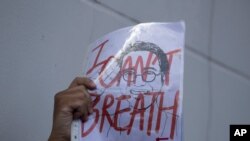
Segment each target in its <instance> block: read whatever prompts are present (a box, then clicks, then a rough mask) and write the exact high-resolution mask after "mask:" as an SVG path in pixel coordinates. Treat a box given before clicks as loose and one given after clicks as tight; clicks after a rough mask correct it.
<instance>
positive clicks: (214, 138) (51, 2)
mask: <svg viewBox="0 0 250 141" xmlns="http://www.w3.org/2000/svg"><path fill="white" fill-rule="evenodd" d="M249 7H250V1H249V0H156V1H150V0H127V1H123V0H97V1H88V0H84V1H80V0H11V1H10V0H1V1H0V90H1V94H0V138H1V141H13V140H23V141H34V140H37V141H39V140H41V141H42V140H47V138H48V136H49V133H50V130H51V125H52V111H53V96H54V94H55V93H56V92H58V91H61V90H63V89H65V88H66V87H67V86H68V85H69V83H70V82H71V81H72V79H73V78H74V77H75V76H79V75H81V74H82V73H81V72H82V68H83V65H84V63H85V60H84V58H85V56H86V50H87V45H88V44H89V43H90V42H92V41H94V40H95V39H96V38H98V37H100V36H102V35H104V34H106V33H108V32H111V31H113V30H115V29H118V28H121V27H125V26H130V25H134V24H136V23H139V22H151V21H155V22H156V21H159V22H164V21H179V20H181V19H183V20H185V21H186V29H187V30H186V52H185V77H184V78H185V80H184V101H183V102H184V103H183V108H184V138H185V140H186V141H228V140H229V124H250V111H249V107H250V102H249V100H250V56H249V53H250V28H249V25H250V14H249V13H250V8H249Z"/></svg>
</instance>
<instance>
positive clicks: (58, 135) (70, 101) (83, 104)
mask: <svg viewBox="0 0 250 141" xmlns="http://www.w3.org/2000/svg"><path fill="white" fill-rule="evenodd" d="M95 88H96V85H95V84H94V83H93V81H91V80H90V79H88V78H86V77H77V78H75V79H74V80H73V81H72V83H71V84H70V86H69V87H68V89H66V90H64V91H61V92H59V93H57V94H56V95H55V98H54V100H55V101H54V114H53V127H52V131H51V134H50V137H49V139H48V141H70V130H71V123H72V121H73V119H79V118H80V119H82V121H87V120H88V116H89V115H90V114H91V113H93V110H92V101H91V97H90V95H89V93H88V91H87V90H88V89H90V90H93V89H95Z"/></svg>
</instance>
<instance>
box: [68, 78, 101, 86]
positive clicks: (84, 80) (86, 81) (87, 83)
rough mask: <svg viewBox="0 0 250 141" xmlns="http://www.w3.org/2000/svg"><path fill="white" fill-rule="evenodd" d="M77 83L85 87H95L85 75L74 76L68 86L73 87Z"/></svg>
mask: <svg viewBox="0 0 250 141" xmlns="http://www.w3.org/2000/svg"><path fill="white" fill-rule="evenodd" d="M79 85H83V86H85V87H87V88H88V89H95V88H96V85H95V83H94V82H93V81H92V80H91V79H89V78H87V77H76V78H75V79H74V80H73V81H72V82H71V84H70V85H69V88H73V87H76V86H79Z"/></svg>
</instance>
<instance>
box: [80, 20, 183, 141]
mask: <svg viewBox="0 0 250 141" xmlns="http://www.w3.org/2000/svg"><path fill="white" fill-rule="evenodd" d="M184 32H185V26H184V23H183V22H178V23H143V24H139V25H136V26H133V27H127V28H123V29H120V30H117V31H114V32H112V33H110V34H107V35H105V36H104V37H102V38H100V39H98V40H97V41H95V42H94V43H92V44H91V45H90V47H89V49H90V50H89V52H88V57H87V58H86V59H87V65H86V67H85V68H84V70H85V75H86V76H87V77H89V78H91V79H92V80H93V81H94V82H95V83H96V85H97V89H96V90H94V91H90V95H91V98H92V100H93V110H94V113H93V114H92V115H91V116H90V117H89V120H88V121H87V122H86V123H82V125H81V140H82V141H164V140H167V141H181V140H182V96H183V94H182V87H183V57H184V56H183V54H184V53H183V52H184Z"/></svg>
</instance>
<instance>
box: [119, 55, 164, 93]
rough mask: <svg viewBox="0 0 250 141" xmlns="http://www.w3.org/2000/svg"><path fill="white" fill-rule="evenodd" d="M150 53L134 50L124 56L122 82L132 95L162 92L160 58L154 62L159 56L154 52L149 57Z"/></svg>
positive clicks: (127, 91)
mask: <svg viewBox="0 0 250 141" xmlns="http://www.w3.org/2000/svg"><path fill="white" fill-rule="evenodd" d="M149 54H150V52H149V51H134V52H130V53H128V54H127V55H125V56H124V58H123V63H122V67H121V84H122V85H123V86H125V91H126V94H130V95H131V96H132V97H135V98H136V97H137V96H138V95H139V94H143V95H144V97H145V95H147V94H149V93H150V92H160V91H161V88H162V86H163V82H162V73H161V68H160V66H159V62H158V59H156V61H155V62H153V60H154V58H155V57H157V56H156V55H155V54H152V58H151V59H149V58H148V56H149ZM129 61H131V62H130V63H129ZM129 64H130V65H129ZM146 64H148V65H146Z"/></svg>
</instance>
